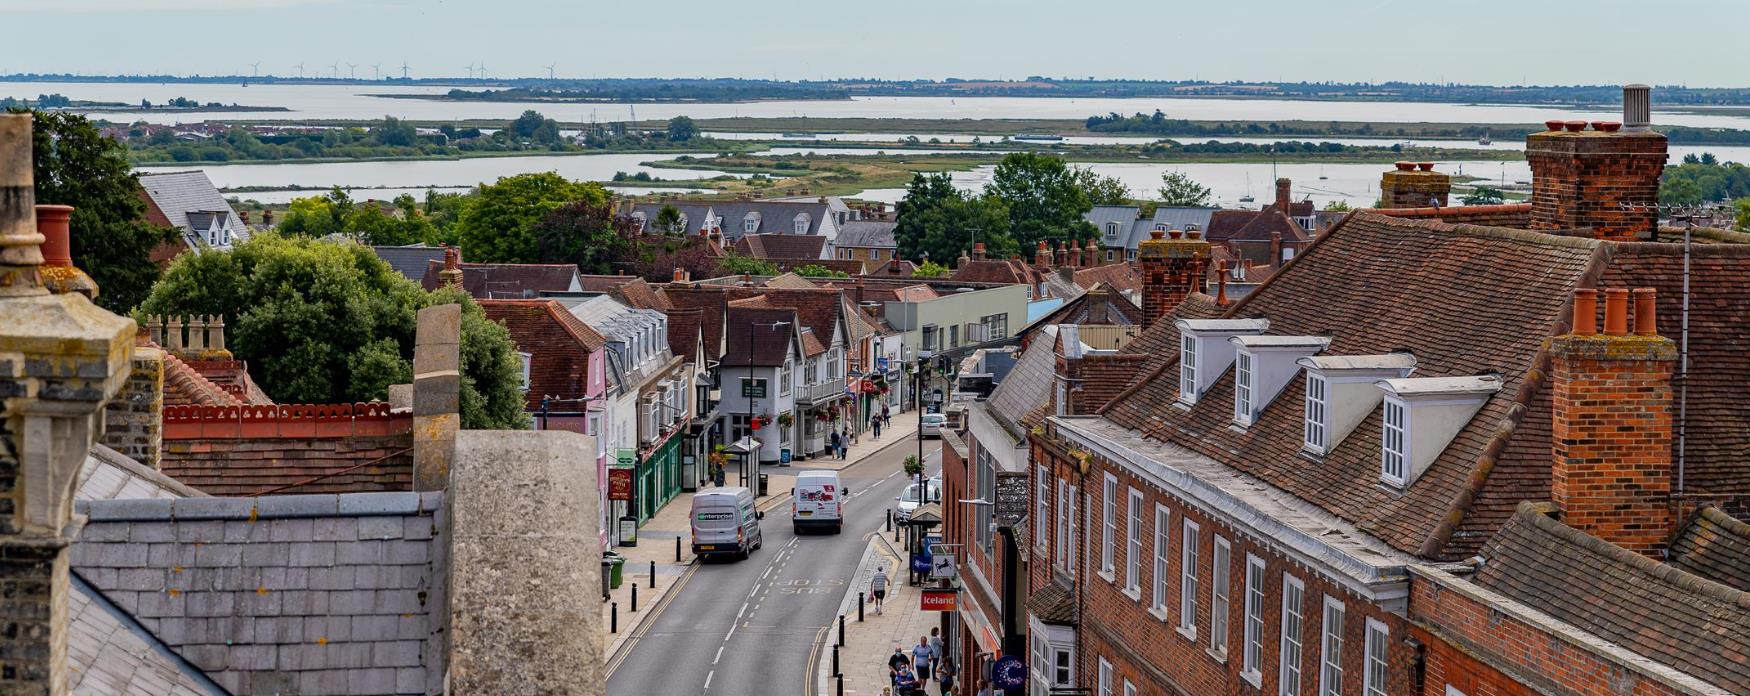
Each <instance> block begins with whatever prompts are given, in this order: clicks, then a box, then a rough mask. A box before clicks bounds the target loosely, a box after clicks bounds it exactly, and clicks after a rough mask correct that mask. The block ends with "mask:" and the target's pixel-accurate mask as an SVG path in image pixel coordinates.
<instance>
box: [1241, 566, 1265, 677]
mask: <svg viewBox="0 0 1750 696" xmlns="http://www.w3.org/2000/svg"><path fill="white" fill-rule="evenodd" d="M1264 570H1265V568H1264V559H1262V558H1258V557H1257V556H1254V555H1252V554H1249V553H1248V554H1246V588H1245V596H1244V597H1242V598H1241V600H1240V601H1242V602H1244V603H1245V625H1244V626H1243V630H1242V633H1241V638H1240V641H1241V644H1240V678H1241V679H1244V680H1246V681H1248V682H1250V683H1251V684H1252V686H1254V687H1258V686H1260V685H1262V684H1263V683H1264V672H1263V663H1264Z"/></svg>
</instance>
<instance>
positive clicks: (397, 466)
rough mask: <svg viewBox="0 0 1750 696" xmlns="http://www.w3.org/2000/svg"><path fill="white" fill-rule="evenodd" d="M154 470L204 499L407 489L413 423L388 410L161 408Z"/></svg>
mask: <svg viewBox="0 0 1750 696" xmlns="http://www.w3.org/2000/svg"><path fill="white" fill-rule="evenodd" d="M163 438H164V444H163V455H162V459H161V468H162V470H163V471H164V473H166V474H168V475H170V476H171V477H173V478H175V479H177V480H179V481H181V482H183V483H186V484H188V485H190V486H193V487H195V488H198V489H200V490H202V491H204V492H206V493H208V494H211V495H258V494H263V493H266V492H269V491H273V490H276V489H281V488H283V487H286V486H293V487H292V488H288V489H285V490H284V492H286V493H289V494H299V493H356V492H370V491H407V490H412V489H413V488H412V485H413V484H412V478H413V453H412V447H413V420H412V415H411V414H409V413H406V412H402V413H390V412H389V408H388V405H387V404H380V403H374V404H325V405H319V406H310V405H283V404H282V405H277V406H242V407H213V406H206V407H200V406H168V407H165V409H164V432H163Z"/></svg>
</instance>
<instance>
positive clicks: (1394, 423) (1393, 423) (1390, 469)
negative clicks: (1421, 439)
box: [1379, 396, 1410, 486]
mask: <svg viewBox="0 0 1750 696" xmlns="http://www.w3.org/2000/svg"><path fill="white" fill-rule="evenodd" d="M1394 416H1395V417H1394ZM1379 427H1380V438H1379V479H1380V480H1381V481H1384V482H1386V483H1388V484H1391V485H1393V486H1403V485H1404V483H1405V482H1406V481H1407V480H1408V477H1409V473H1410V406H1409V404H1406V403H1404V402H1403V401H1401V400H1399V399H1397V398H1394V397H1391V396H1387V397H1385V414H1384V417H1382V418H1381V419H1380V426H1379Z"/></svg>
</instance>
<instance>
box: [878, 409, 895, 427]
mask: <svg viewBox="0 0 1750 696" xmlns="http://www.w3.org/2000/svg"><path fill="white" fill-rule="evenodd" d="M881 425H883V426H886V427H889V428H891V427H893V414H892V413H890V412H888V410H887V404H881Z"/></svg>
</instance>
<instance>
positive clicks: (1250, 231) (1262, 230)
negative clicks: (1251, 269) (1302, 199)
mask: <svg viewBox="0 0 1750 696" xmlns="http://www.w3.org/2000/svg"><path fill="white" fill-rule="evenodd" d="M1276 234H1280V235H1282V241H1283V242H1286V243H1293V242H1304V241H1306V240H1307V238H1308V237H1309V236H1310V235H1308V234H1307V232H1306V230H1303V229H1301V227H1300V225H1297V224H1295V223H1294V221H1293V220H1290V219H1288V216H1287V215H1283V214H1282V211H1281V210H1279V209H1277V208H1266V209H1264V210H1263V211H1261V212H1259V213H1258V214H1257V215H1256V216H1255V217H1253V218H1252V221H1251V222H1248V223H1246V226H1245V227H1241V228H1239V229H1238V230H1235V231H1234V233H1233V235H1232V236H1231V237H1228V238H1227V239H1228V240H1231V241H1239V242H1268V241H1270V240H1271V238H1272V236H1273V235H1276Z"/></svg>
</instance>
